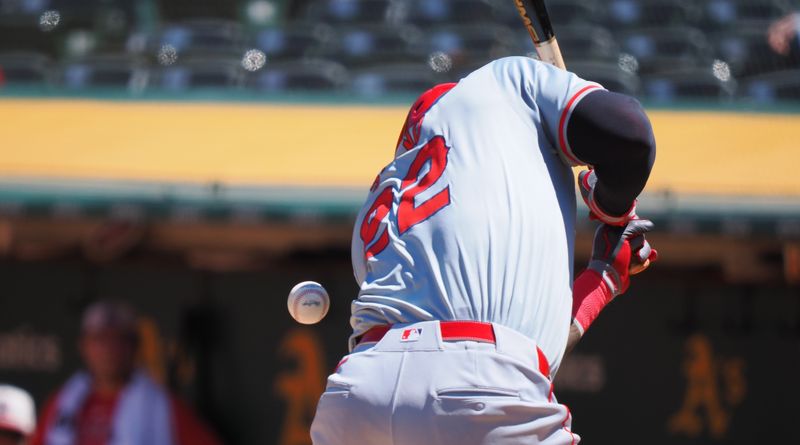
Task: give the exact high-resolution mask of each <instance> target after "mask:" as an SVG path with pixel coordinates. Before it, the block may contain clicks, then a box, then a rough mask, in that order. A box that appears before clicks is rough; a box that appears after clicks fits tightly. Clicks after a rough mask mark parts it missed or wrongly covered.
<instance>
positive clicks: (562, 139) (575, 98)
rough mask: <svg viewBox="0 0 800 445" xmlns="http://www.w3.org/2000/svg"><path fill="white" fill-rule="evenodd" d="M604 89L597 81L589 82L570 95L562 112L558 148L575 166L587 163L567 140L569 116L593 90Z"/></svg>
mask: <svg viewBox="0 0 800 445" xmlns="http://www.w3.org/2000/svg"><path fill="white" fill-rule="evenodd" d="M603 89H604V88H603V87H601V86H600V85H598V84H596V83H594V84H589V85H587V86H585V87H583V88H581V89H580V90H578V92H577V93H575V94H573V95H572V97H570V99H569V101H567V106H566V107H564V111H562V112H561V118H560V119H559V120H558V149H559V152H560V153H561V156H562V157H563V158H564V160H566V161H567V162H568V163H569V164H570V165H572V166H573V167H574V166H579V165H586V163H585V162H583V161H581V160H580V159H578V157H577V156H575V154H574V153H573V152H572V148H571V147H570V146H569V141H568V140H567V124H568V123H569V118H570V116H572V111H573V110H575V107H576V106H578V103H579V102H580V101H581V100H582V99H583V98H584V97H586V96H587V95H588V94H589V93H591V92H592V91H598V90H603Z"/></svg>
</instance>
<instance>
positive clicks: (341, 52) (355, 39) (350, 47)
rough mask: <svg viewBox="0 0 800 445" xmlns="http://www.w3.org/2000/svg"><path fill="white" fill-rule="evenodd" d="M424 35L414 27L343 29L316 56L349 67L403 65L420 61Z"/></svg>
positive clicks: (354, 27)
mask: <svg viewBox="0 0 800 445" xmlns="http://www.w3.org/2000/svg"><path fill="white" fill-rule="evenodd" d="M421 41H422V35H421V33H420V31H419V30H418V29H416V28H415V27H413V26H408V25H407V26H404V27H386V26H381V25H377V26H376V25H372V26H368V25H362V26H349V27H344V26H340V27H338V28H337V29H336V31H335V32H334V33H333V38H332V39H330V40H329V41H328V44H326V45H324V46H323V47H322V48H321V50H320V51H319V52H317V53H316V54H317V55H319V56H320V57H322V58H327V59H332V60H337V61H338V62H341V63H343V64H344V65H346V66H348V67H357V66H364V65H372V64H379V63H403V62H410V61H414V60H419V55H418V53H415V52H414V51H412V50H413V48H415V47H418V46H419V45H420V44H421Z"/></svg>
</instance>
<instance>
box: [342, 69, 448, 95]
mask: <svg viewBox="0 0 800 445" xmlns="http://www.w3.org/2000/svg"><path fill="white" fill-rule="evenodd" d="M445 80H446V79H445V78H444V77H443V76H442V75H439V74H438V73H436V72H434V71H433V70H432V69H430V67H428V66H426V65H424V64H402V65H384V66H380V67H374V68H369V69H364V70H360V71H357V72H355V73H354V74H353V79H352V83H351V89H352V91H353V92H354V93H355V94H357V95H359V96H366V97H374V96H380V95H384V94H386V93H406V94H420V93H422V92H423V91H426V90H427V89H429V88H431V87H432V86H434V85H436V84H438V83H441V82H443V81H445Z"/></svg>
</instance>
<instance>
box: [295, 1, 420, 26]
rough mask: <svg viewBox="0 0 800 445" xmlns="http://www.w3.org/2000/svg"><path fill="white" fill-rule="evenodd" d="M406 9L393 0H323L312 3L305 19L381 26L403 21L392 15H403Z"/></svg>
mask: <svg viewBox="0 0 800 445" xmlns="http://www.w3.org/2000/svg"><path fill="white" fill-rule="evenodd" d="M405 9H407V8H403V6H402V5H400V4H399V3H398V2H396V1H394V2H393V1H391V0H322V1H316V2H313V3H311V4H310V5H309V8H308V11H307V12H306V13H305V15H304V18H305V19H306V21H308V22H309V23H319V22H323V23H329V24H335V25H342V24H345V25H354V24H380V23H384V22H396V20H398V19H400V20H401V19H403V18H404V17H402V16H397V17H393V16H392V14H393V13H395V12H397V13H401V14H402V12H403V11H404V10H405Z"/></svg>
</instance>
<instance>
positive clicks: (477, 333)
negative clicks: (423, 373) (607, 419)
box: [356, 321, 550, 378]
mask: <svg viewBox="0 0 800 445" xmlns="http://www.w3.org/2000/svg"><path fill="white" fill-rule="evenodd" d="M391 328H392V326H391V325H381V326H375V327H373V328H370V329H369V330H368V331H367V332H365V333H364V335H362V336H361V337H360V338H359V339H358V340H357V341H356V344H359V345H360V344H362V343H374V342H378V341H380V340H381V339H382V338H383V336H384V335H386V333H387V332H389V329H391ZM439 330H440V331H441V333H442V340H444V341H464V340H468V341H479V342H484V343H492V344H495V343H497V341H496V340H495V337H494V327H492V324H491V323H484V322H480V321H440V322H439ZM536 355H537V359H538V362H539V371H540V372H541V373H542V374H544V376H545V377H547V378H550V365H549V364H548V362H547V357H545V355H544V353H543V352H542V350H541V349H539V347H538V346H537V347H536Z"/></svg>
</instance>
